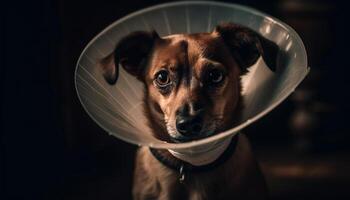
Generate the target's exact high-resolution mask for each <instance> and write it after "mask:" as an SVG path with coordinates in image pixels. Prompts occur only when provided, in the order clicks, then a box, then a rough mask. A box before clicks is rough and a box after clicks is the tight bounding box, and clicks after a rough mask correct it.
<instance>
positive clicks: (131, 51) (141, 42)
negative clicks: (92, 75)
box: [98, 31, 159, 84]
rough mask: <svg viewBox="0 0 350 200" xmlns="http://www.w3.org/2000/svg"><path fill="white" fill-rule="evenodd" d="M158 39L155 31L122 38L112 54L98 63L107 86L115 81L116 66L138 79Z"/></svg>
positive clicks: (137, 32)
mask: <svg viewBox="0 0 350 200" xmlns="http://www.w3.org/2000/svg"><path fill="white" fill-rule="evenodd" d="M158 38H159V36H158V34H157V33H156V32H155V31H153V32H146V31H136V32H132V33H130V34H129V35H127V36H125V37H124V38H122V39H121V40H120V41H119V42H118V44H117V45H116V47H115V50H114V52H113V53H111V54H109V55H108V56H106V57H105V58H103V59H101V60H100V62H99V63H98V66H99V67H100V68H101V69H102V73H103V76H104V78H105V79H106V81H107V82H108V83H109V84H114V83H115V82H116V81H117V79H118V71H119V70H118V65H121V66H122V67H123V68H124V69H125V70H126V71H127V72H128V73H130V74H131V75H134V76H136V77H137V78H139V79H140V78H141V77H140V76H141V75H142V72H143V70H144V67H145V64H146V62H147V57H148V55H149V53H150V52H151V51H152V48H153V45H154V42H155V40H156V39H158Z"/></svg>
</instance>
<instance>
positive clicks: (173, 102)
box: [100, 23, 278, 199]
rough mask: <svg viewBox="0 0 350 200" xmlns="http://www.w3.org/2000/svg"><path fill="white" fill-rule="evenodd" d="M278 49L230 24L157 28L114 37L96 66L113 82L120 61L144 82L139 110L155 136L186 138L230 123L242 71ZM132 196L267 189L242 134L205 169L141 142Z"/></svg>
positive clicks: (232, 195)
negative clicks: (164, 31)
mask: <svg viewBox="0 0 350 200" xmlns="http://www.w3.org/2000/svg"><path fill="white" fill-rule="evenodd" d="M277 52H278V48H277V45H275V44H273V43H272V42H271V41H268V40H266V39H264V38H263V37H261V36H260V35H259V34H257V33H255V32H253V31H252V30H250V29H248V28H245V27H242V26H239V25H235V24H232V23H227V24H222V25H219V26H217V27H216V28H215V30H214V31H213V32H211V33H197V34H177V35H170V36H167V37H163V38H160V37H159V36H158V35H157V34H156V33H155V32H143V31H139V32H133V33H131V34H129V35H128V36H126V37H124V38H123V39H122V40H121V41H119V43H118V44H117V45H116V48H115V51H114V52H113V53H112V54H111V55H109V56H108V57H106V58H104V59H103V60H102V61H101V63H100V67H101V68H102V70H103V75H104V77H105V79H106V80H107V82H108V83H110V84H114V83H115V82H116V80H117V77H118V68H117V67H116V66H117V65H121V66H122V67H123V68H124V69H125V70H126V71H127V72H128V73H130V74H132V75H134V76H136V77H137V78H138V79H139V80H140V81H142V82H143V83H144V87H145V93H144V112H145V114H146V116H147V118H148V120H149V126H150V127H151V129H152V130H153V133H154V135H155V136H156V137H158V138H160V139H162V140H166V141H169V142H184V141H190V140H195V139H200V138H203V137H208V136H210V135H213V134H216V133H218V132H221V131H224V130H227V129H229V128H231V127H232V125H233V124H234V122H235V120H236V119H238V118H239V115H240V110H241V108H242V103H241V102H242V101H241V99H242V98H241V83H240V76H241V75H242V74H244V73H245V72H246V71H247V68H248V67H249V66H251V65H252V64H254V63H255V62H256V60H257V59H258V58H259V56H260V55H262V57H263V58H264V61H265V63H266V64H267V65H268V66H270V67H275V60H276V55H277ZM115 63H116V64H115ZM228 149H230V150H228ZM179 166H180V168H181V166H182V167H183V166H187V168H186V169H188V170H187V172H186V178H185V179H184V180H183V182H180V181H179V177H180V176H182V175H183V172H181V173H180V172H179V170H178V169H179ZM197 169H198V170H197ZM181 170H183V168H182V169H181ZM133 196H134V199H264V198H266V196H267V192H266V186H265V182H264V179H263V176H262V175H261V173H260V170H259V168H258V165H257V163H256V161H255V159H254V157H253V154H252V151H251V149H250V146H249V142H248V140H247V138H246V137H245V136H244V135H242V134H240V135H238V136H235V138H234V139H233V140H232V142H231V144H230V145H229V147H228V148H227V149H226V150H225V152H224V153H223V154H222V155H221V156H220V157H219V158H218V159H217V160H215V161H214V162H213V163H210V164H207V165H206V166H204V167H203V166H199V167H197V166H192V165H191V164H189V163H186V162H184V161H183V160H180V159H178V158H176V157H174V156H173V155H172V154H171V153H169V152H168V151H167V150H155V149H152V150H151V151H150V149H149V148H147V147H141V148H140V149H139V151H138V153H137V157H136V170H135V177H134V187H133Z"/></svg>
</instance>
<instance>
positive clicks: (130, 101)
mask: <svg viewBox="0 0 350 200" xmlns="http://www.w3.org/2000/svg"><path fill="white" fill-rule="evenodd" d="M220 22H233V23H237V24H241V25H243V26H246V27H249V28H251V29H253V30H255V31H256V32H259V33H260V34H261V35H262V36H264V37H265V38H267V39H269V40H271V41H274V42H275V43H276V44H277V45H278V46H279V48H280V50H281V53H280V54H279V57H278V68H277V70H276V71H275V72H272V71H271V70H270V69H269V68H268V67H267V66H266V65H265V63H264V61H263V60H262V59H261V58H260V59H259V60H258V62H257V63H256V64H255V65H254V66H252V67H251V68H250V70H249V71H250V72H249V73H248V74H247V75H245V76H244V77H243V78H242V84H243V97H244V98H243V99H244V100H243V101H244V104H245V107H244V109H243V117H242V119H240V122H239V123H238V124H237V125H236V126H235V127H234V128H232V129H229V130H227V131H225V132H222V133H218V134H216V135H213V136H210V137H208V138H204V139H200V140H196V141H191V142H185V143H179V144H177V143H176V144H175V143H167V142H165V141H161V140H159V139H157V138H155V137H154V136H153V135H152V132H151V130H150V129H149V128H148V126H147V123H146V119H145V116H144V113H143V112H142V97H143V85H142V83H141V82H139V81H138V80H136V78H134V77H133V76H131V75H129V74H128V73H126V72H125V71H124V70H123V69H122V68H120V71H119V78H118V82H117V83H116V84H115V85H109V84H108V83H107V82H106V81H105V80H104V78H103V76H102V73H101V71H100V70H99V69H98V68H97V67H96V63H97V62H98V60H100V59H101V58H103V57H105V56H107V55H108V54H109V53H111V52H112V51H113V50H114V47H115V44H116V43H117V42H118V41H119V40H120V39H121V38H122V37H123V36H125V35H127V34H128V33H130V32H132V31H136V30H137V31H139V30H146V31H150V30H153V29H154V30H156V31H157V32H158V34H159V35H160V36H166V35H170V34H175V33H198V32H211V31H212V30H213V29H214V27H215V26H216V25H218V24H219V23H220ZM308 70H309V68H308V67H307V57H306V52H305V48H304V45H303V43H302V41H301V39H300V38H299V36H298V35H297V34H296V32H295V31H294V30H293V29H292V28H290V27H289V26H288V25H286V24H284V23H283V22H281V21H279V20H277V19H275V18H273V17H270V16H268V15H266V14H264V13H261V12H259V11H257V10H254V9H251V8H247V7H244V6H240V5H235V4H226V3H217V2H200V1H196V2H176V3H168V4H162V5H158V6H154V7H150V8H146V9H143V10H140V11H138V12H135V13H132V14H130V15H128V16H126V17H124V18H122V19H120V20H118V21H116V22H114V23H113V24H111V25H110V26H108V27H107V28H106V29H105V30H103V31H102V32H101V33H100V34H98V35H97V36H96V37H95V38H94V39H93V40H92V41H91V42H90V43H89V44H88V45H87V47H86V48H85V49H84V51H83V52H82V54H81V56H80V58H79V60H78V63H77V67H76V73H75V83H76V90H77V93H78V96H79V99H80V101H81V103H82V105H83V107H84V108H85V110H86V111H87V113H88V114H89V115H90V117H92V118H93V119H94V121H95V122H96V123H98V124H99V125H100V126H101V127H102V128H103V129H104V130H106V131H107V132H109V133H110V134H112V135H114V136H116V137H118V138H120V139H122V140H125V141H127V142H130V143H133V144H137V145H145V146H151V147H154V148H166V149H171V150H177V151H180V152H188V153H191V152H193V153H195V152H198V151H201V150H202V149H208V148H209V147H210V146H216V145H218V144H220V143H221V142H222V141H224V139H225V138H228V137H232V136H233V135H235V134H236V133H237V132H239V131H240V130H242V129H243V128H244V127H246V126H248V125H249V124H251V123H253V122H255V121H256V120H258V119H260V118H261V117H262V116H264V115H266V114H267V113H269V112H270V111H271V110H272V109H274V108H275V107H276V106H277V105H278V104H280V103H281V102H282V101H283V100H284V99H285V98H286V97H287V96H288V95H290V94H291V93H292V92H293V91H294V89H295V88H296V87H297V85H298V84H299V83H300V82H301V81H302V80H303V79H304V77H305V76H306V74H307V73H308Z"/></svg>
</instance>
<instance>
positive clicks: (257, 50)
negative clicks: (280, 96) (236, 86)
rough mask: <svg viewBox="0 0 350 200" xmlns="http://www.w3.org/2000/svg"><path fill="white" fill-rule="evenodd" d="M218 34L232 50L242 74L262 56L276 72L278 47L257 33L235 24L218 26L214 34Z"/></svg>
mask: <svg viewBox="0 0 350 200" xmlns="http://www.w3.org/2000/svg"><path fill="white" fill-rule="evenodd" d="M213 33H214V34H218V35H219V36H220V37H221V38H222V39H223V41H224V42H225V44H226V45H227V46H228V48H229V49H230V51H231V53H232V55H233V56H234V57H235V59H236V60H237V62H238V64H239V65H240V67H241V70H242V73H245V72H247V68H248V67H250V66H251V65H253V64H254V63H255V62H256V61H257V59H258V58H259V56H260V55H261V56H262V57H263V59H264V61H265V63H266V64H267V66H268V67H269V68H270V69H272V70H273V71H275V70H276V61H277V54H278V51H279V49H278V46H277V45H276V44H275V43H273V42H271V41H270V40H267V39H265V38H264V37H262V36H261V35H260V34H258V33H256V32H255V31H253V30H251V29H249V28H246V27H243V26H241V25H237V24H233V23H224V24H221V25H219V26H217V27H216V28H215V30H214V32H213Z"/></svg>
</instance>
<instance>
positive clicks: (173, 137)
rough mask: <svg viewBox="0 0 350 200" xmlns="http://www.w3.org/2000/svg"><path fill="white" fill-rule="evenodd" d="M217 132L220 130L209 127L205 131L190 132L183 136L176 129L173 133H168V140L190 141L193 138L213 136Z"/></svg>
mask: <svg viewBox="0 0 350 200" xmlns="http://www.w3.org/2000/svg"><path fill="white" fill-rule="evenodd" d="M219 132H221V131H219V130H216V129H210V130H206V131H201V132H200V133H195V134H191V135H189V136H183V135H181V134H180V133H178V132H177V131H176V132H175V133H174V132H171V133H169V136H170V140H171V141H172V142H174V143H184V142H191V141H195V140H200V139H204V138H207V137H210V136H213V135H215V134H217V133H219Z"/></svg>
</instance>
